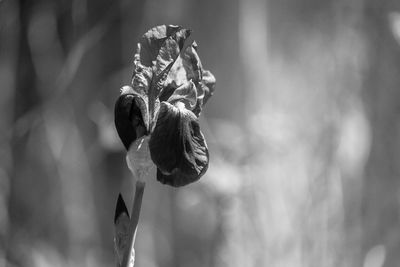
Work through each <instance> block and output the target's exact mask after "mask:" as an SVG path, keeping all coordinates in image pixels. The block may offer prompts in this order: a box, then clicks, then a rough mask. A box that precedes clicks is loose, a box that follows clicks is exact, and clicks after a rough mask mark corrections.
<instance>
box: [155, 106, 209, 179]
mask: <svg viewBox="0 0 400 267" xmlns="http://www.w3.org/2000/svg"><path fill="white" fill-rule="evenodd" d="M149 148H150V155H151V159H152V160H153V162H154V163H155V164H156V166H157V168H158V173H157V179H158V180H159V181H160V182H163V183H166V184H169V185H172V186H183V185H186V184H189V183H191V182H194V181H196V180H198V179H199V178H200V177H201V176H202V175H203V174H204V173H205V171H206V170H207V168H208V161H209V155H208V148H207V144H206V142H205V139H204V136H203V134H202V133H201V131H200V126H199V123H198V120H197V117H196V116H195V115H194V114H193V112H191V111H190V110H187V109H186V108H185V107H184V105H183V103H181V102H177V103H176V105H172V104H170V103H168V102H162V103H161V104H160V110H159V115H158V119H157V124H156V127H155V129H154V132H153V133H152V135H151V138H150V142H149Z"/></svg>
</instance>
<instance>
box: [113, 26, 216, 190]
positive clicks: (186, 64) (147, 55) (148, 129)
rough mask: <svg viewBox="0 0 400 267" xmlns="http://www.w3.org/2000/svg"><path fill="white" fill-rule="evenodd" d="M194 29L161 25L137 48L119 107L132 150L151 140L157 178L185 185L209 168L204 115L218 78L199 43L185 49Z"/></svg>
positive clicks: (117, 117) (127, 144)
mask: <svg viewBox="0 0 400 267" xmlns="http://www.w3.org/2000/svg"><path fill="white" fill-rule="evenodd" d="M189 35H190V30H187V29H184V28H182V27H180V26H172V25H169V26H166V25H162V26H157V27H154V28H152V29H150V30H149V31H148V32H146V33H145V34H144V35H143V36H142V38H141V40H140V42H139V43H138V45H137V51H136V54H135V57H134V72H133V78H132V82H131V85H129V86H124V87H123V88H122V90H121V95H120V97H119V98H118V100H117V102H116V105H115V124H116V128H117V131H118V134H119V136H120V138H121V140H122V142H123V144H124V146H125V148H126V149H127V150H129V147H130V146H131V144H132V143H133V142H134V141H135V140H137V139H139V138H141V137H143V136H149V143H148V146H149V151H150V156H151V159H152V161H153V162H154V164H155V165H156V166H157V180H159V181H160V182H162V183H165V184H169V185H172V186H183V185H186V184H188V183H191V182H194V181H196V180H198V179H199V178H200V177H201V176H202V175H203V174H204V173H205V172H206V170H207V168H208V162H209V154H208V148H207V143H206V141H205V139H204V136H203V134H202V132H201V130H200V126H199V122H198V117H199V116H200V113H201V110H202V108H203V107H204V105H205V103H206V102H207V100H208V99H209V98H210V97H211V96H212V94H213V92H214V87H215V78H214V76H213V75H212V73H211V72H210V71H207V70H204V69H203V67H202V64H201V61H200V58H199V56H198V54H197V44H196V43H195V42H192V43H190V44H189V45H187V46H185V41H186V39H187V38H188V37H189Z"/></svg>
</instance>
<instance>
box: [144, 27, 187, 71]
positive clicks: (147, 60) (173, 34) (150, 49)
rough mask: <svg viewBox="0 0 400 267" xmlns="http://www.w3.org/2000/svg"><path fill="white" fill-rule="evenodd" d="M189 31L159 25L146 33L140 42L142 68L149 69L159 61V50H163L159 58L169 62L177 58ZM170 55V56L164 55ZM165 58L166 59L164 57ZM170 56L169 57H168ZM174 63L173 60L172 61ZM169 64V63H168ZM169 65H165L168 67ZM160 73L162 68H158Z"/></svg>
mask: <svg viewBox="0 0 400 267" xmlns="http://www.w3.org/2000/svg"><path fill="white" fill-rule="evenodd" d="M189 35H190V30H187V29H184V28H182V27H180V26H174V25H160V26H156V27H154V28H151V29H150V30H149V31H147V32H146V33H145V34H144V35H143V36H142V39H141V40H140V47H141V49H140V61H141V63H142V64H143V65H144V66H148V67H151V66H153V62H154V61H156V59H157V61H158V60H160V57H159V54H160V50H164V52H163V53H162V56H161V58H162V59H163V60H166V61H169V60H168V58H171V59H172V58H174V55H175V58H176V57H177V56H178V54H179V52H180V49H182V47H183V44H184V42H185V40H186V38H187V37H188V36H189ZM165 53H170V54H171V55H166V54H165ZM165 56H167V57H165ZM170 56H171V57H170ZM173 60H174V61H175V59H173ZM169 63H171V62H169ZM169 63H167V64H165V65H164V67H165V66H166V65H168V64H169ZM160 71H162V68H160Z"/></svg>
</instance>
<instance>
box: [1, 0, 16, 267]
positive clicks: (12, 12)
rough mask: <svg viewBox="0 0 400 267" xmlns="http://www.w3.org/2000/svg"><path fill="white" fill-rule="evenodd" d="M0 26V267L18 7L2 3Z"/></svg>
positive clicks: (3, 262)
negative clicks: (0, 27)
mask: <svg viewBox="0 0 400 267" xmlns="http://www.w3.org/2000/svg"><path fill="white" fill-rule="evenodd" d="M1 5H2V7H1V8H0V24H1V25H7V26H3V27H2V30H1V31H0V39H1V40H2V41H1V42H0V81H1V88H2V89H1V97H0V133H1V134H0V266H6V265H8V264H7V255H6V253H7V250H8V248H9V242H8V238H9V237H10V234H9V233H10V225H9V211H8V205H9V195H10V186H11V183H12V181H11V179H10V178H11V177H12V165H13V158H12V146H11V143H12V142H11V141H12V130H11V129H12V128H13V116H14V112H13V111H14V106H13V103H14V95H15V88H16V68H17V66H16V62H17V52H18V31H15V29H16V28H18V5H17V4H16V3H15V2H13V1H7V2H5V3H1Z"/></svg>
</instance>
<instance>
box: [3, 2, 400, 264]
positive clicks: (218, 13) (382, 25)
mask: <svg viewBox="0 0 400 267" xmlns="http://www.w3.org/2000/svg"><path fill="white" fill-rule="evenodd" d="M159 24H179V25H182V26H184V27H186V28H190V29H192V30H193V34H192V37H193V38H194V39H195V40H196V41H197V43H198V45H199V55H200V58H201V60H202V63H203V66H204V67H205V68H206V69H209V70H211V71H212V72H213V74H214V75H215V76H216V78H217V86H216V92H215V95H214V97H213V98H211V99H210V101H209V102H208V103H207V106H206V108H205V110H204V111H203V113H202V118H201V127H202V131H203V132H204V134H205V136H206V139H207V142H208V146H209V148H210V157H211V162H210V167H209V170H208V172H207V174H206V175H205V176H204V177H203V178H202V179H201V180H200V182H198V183H195V184H191V185H189V186H187V187H183V188H179V189H175V188H171V187H168V186H164V185H162V184H160V183H158V182H157V181H156V180H155V178H154V179H153V178H151V177H150V179H149V180H148V181H147V186H146V190H145V195H144V199H143V207H142V213H141V218H140V222H139V230H138V235H137V239H136V255H137V256H136V265H135V266H138V267H169V266H170V267H188V266H190V267H200V266H201V267H203V266H211V267H212V266H216V267H223V266H229V267H235V266H238V267H239V266H240V267H252V266H257V267H263V266H265V267H270V266H282V267H284V266H289V267H291V266H293V267H296V266H304V267H313V266H315V267H321V266H322V267H325V266H326V267H330V266H332V267H333V266H335V267H337V266H349V267H353V266H363V267H382V266H385V267H388V266H399V265H400V253H399V251H400V191H399V190H400V179H399V178H400V162H399V158H400V120H399V114H400V88H399V87H400V46H399V45H400V2H399V1H397V0H382V1H374V0H323V1H321V0H297V1H289V0H264V1H263V0H220V1H212V0H203V1H194V0H168V1H167V0H147V1H144V0H135V1H128V0H118V1H117V0H115V1H110V0H71V1H67V0H60V1H52V0H38V1H29V0H19V1H17V0H0V87H1V90H0V93H1V96H0V103H1V104H0V109H1V110H0V266H7V267H16V266H32V267H35V266H40V267H47V266H48V267H50V266H51V267H54V266H88V267H89V266H93V267H94V266H96V267H101V266H104V267H106V266H107V267H109V266H116V261H115V254H114V249H113V231H114V230H113V216H114V208H115V203H116V200H117V196H118V193H119V192H122V194H123V196H124V198H125V200H126V202H127V203H128V205H129V206H130V205H131V202H132V199H133V195H132V194H133V181H132V179H131V177H130V174H129V171H128V169H127V166H126V164H125V151H124V148H123V146H122V144H121V142H120V140H119V139H118V138H117V135H116V131H115V128H114V123H113V107H114V101H115V100H116V98H117V96H118V95H119V88H120V87H121V86H123V85H125V84H129V82H130V78H131V74H132V59H133V53H134V48H135V46H136V43H137V41H138V39H139V37H140V36H141V35H142V34H143V33H144V32H146V31H147V30H148V29H149V28H151V27H153V26H155V25H159ZM128 208H129V209H130V207H128Z"/></svg>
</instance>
